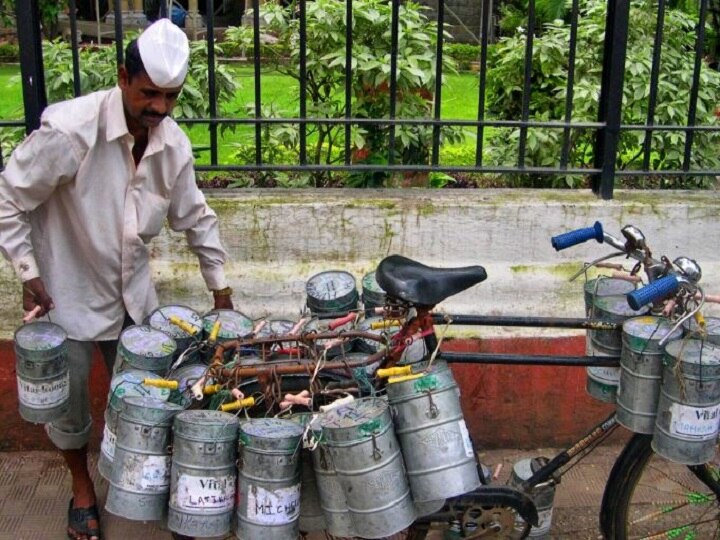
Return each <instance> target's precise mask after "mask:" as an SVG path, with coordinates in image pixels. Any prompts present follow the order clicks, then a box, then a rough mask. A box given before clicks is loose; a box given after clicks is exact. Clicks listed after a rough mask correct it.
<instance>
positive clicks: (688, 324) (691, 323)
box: [683, 317, 720, 345]
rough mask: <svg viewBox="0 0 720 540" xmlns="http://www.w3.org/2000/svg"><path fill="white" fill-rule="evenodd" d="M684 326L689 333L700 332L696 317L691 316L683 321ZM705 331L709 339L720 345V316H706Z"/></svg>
mask: <svg viewBox="0 0 720 540" xmlns="http://www.w3.org/2000/svg"><path fill="white" fill-rule="evenodd" d="M683 327H684V328H685V329H686V331H687V332H688V333H691V334H693V337H699V335H698V336H695V335H694V334H695V333H696V332H699V330H700V327H699V326H698V323H697V321H696V320H695V318H694V317H690V318H689V319H688V320H687V321H685V322H684V323H683ZM705 333H706V334H707V338H706V339H707V341H711V342H713V343H716V344H718V345H720V318H719V317H705Z"/></svg>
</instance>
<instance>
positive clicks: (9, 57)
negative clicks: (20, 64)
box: [0, 43, 20, 62]
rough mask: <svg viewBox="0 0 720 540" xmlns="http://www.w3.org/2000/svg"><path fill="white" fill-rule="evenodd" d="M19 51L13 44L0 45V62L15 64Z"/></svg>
mask: <svg viewBox="0 0 720 540" xmlns="http://www.w3.org/2000/svg"><path fill="white" fill-rule="evenodd" d="M19 59H20V50H19V49H18V46H17V45H15V44H14V43H0V62H17V61H18V60H19Z"/></svg>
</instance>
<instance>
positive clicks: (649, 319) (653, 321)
mask: <svg viewBox="0 0 720 540" xmlns="http://www.w3.org/2000/svg"><path fill="white" fill-rule="evenodd" d="M673 326H674V324H673V323H671V322H670V321H669V320H667V319H665V318H664V317H654V316H652V315H645V316H643V317H633V318H632V319H628V320H627V321H625V322H624V323H623V332H624V333H625V334H626V335H627V336H628V337H632V338H640V339H642V340H653V341H660V340H661V339H663V338H664V337H665V336H667V335H668V334H669V333H670V331H671V330H672V327H673ZM680 336H682V330H680V329H679V328H678V329H677V330H675V332H673V333H672V335H671V336H670V338H669V339H671V340H673V339H678V338H679V337H680Z"/></svg>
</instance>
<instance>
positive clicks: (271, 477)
mask: <svg viewBox="0 0 720 540" xmlns="http://www.w3.org/2000/svg"><path fill="white" fill-rule="evenodd" d="M302 435H303V428H302V426H300V425H298V424H297V423H295V422H293V421H292V420H286V419H280V418H256V419H251V420H248V421H246V422H243V423H242V424H241V425H240V435H239V438H240V442H239V454H240V457H239V460H238V505H237V527H236V530H235V535H236V537H237V538H239V539H241V540H254V539H256V538H262V539H264V540H296V539H297V537H298V534H299V524H298V518H299V517H300V451H301V449H302Z"/></svg>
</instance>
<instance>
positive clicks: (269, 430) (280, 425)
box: [240, 418, 303, 439]
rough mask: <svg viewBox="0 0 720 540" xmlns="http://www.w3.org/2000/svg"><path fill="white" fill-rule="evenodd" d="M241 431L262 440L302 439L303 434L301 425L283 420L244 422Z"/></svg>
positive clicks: (264, 419) (256, 419)
mask: <svg viewBox="0 0 720 540" xmlns="http://www.w3.org/2000/svg"><path fill="white" fill-rule="evenodd" d="M240 430H241V431H242V432H243V433H245V434H247V435H250V436H252V437H257V438H261V439H286V438H289V437H300V436H301V435H302V434H303V428H302V426H301V425H299V424H297V423H296V422H293V421H292V420H285V419H283V418H253V419H252V420H249V421H247V422H244V423H243V424H242V425H241V426H240Z"/></svg>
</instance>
